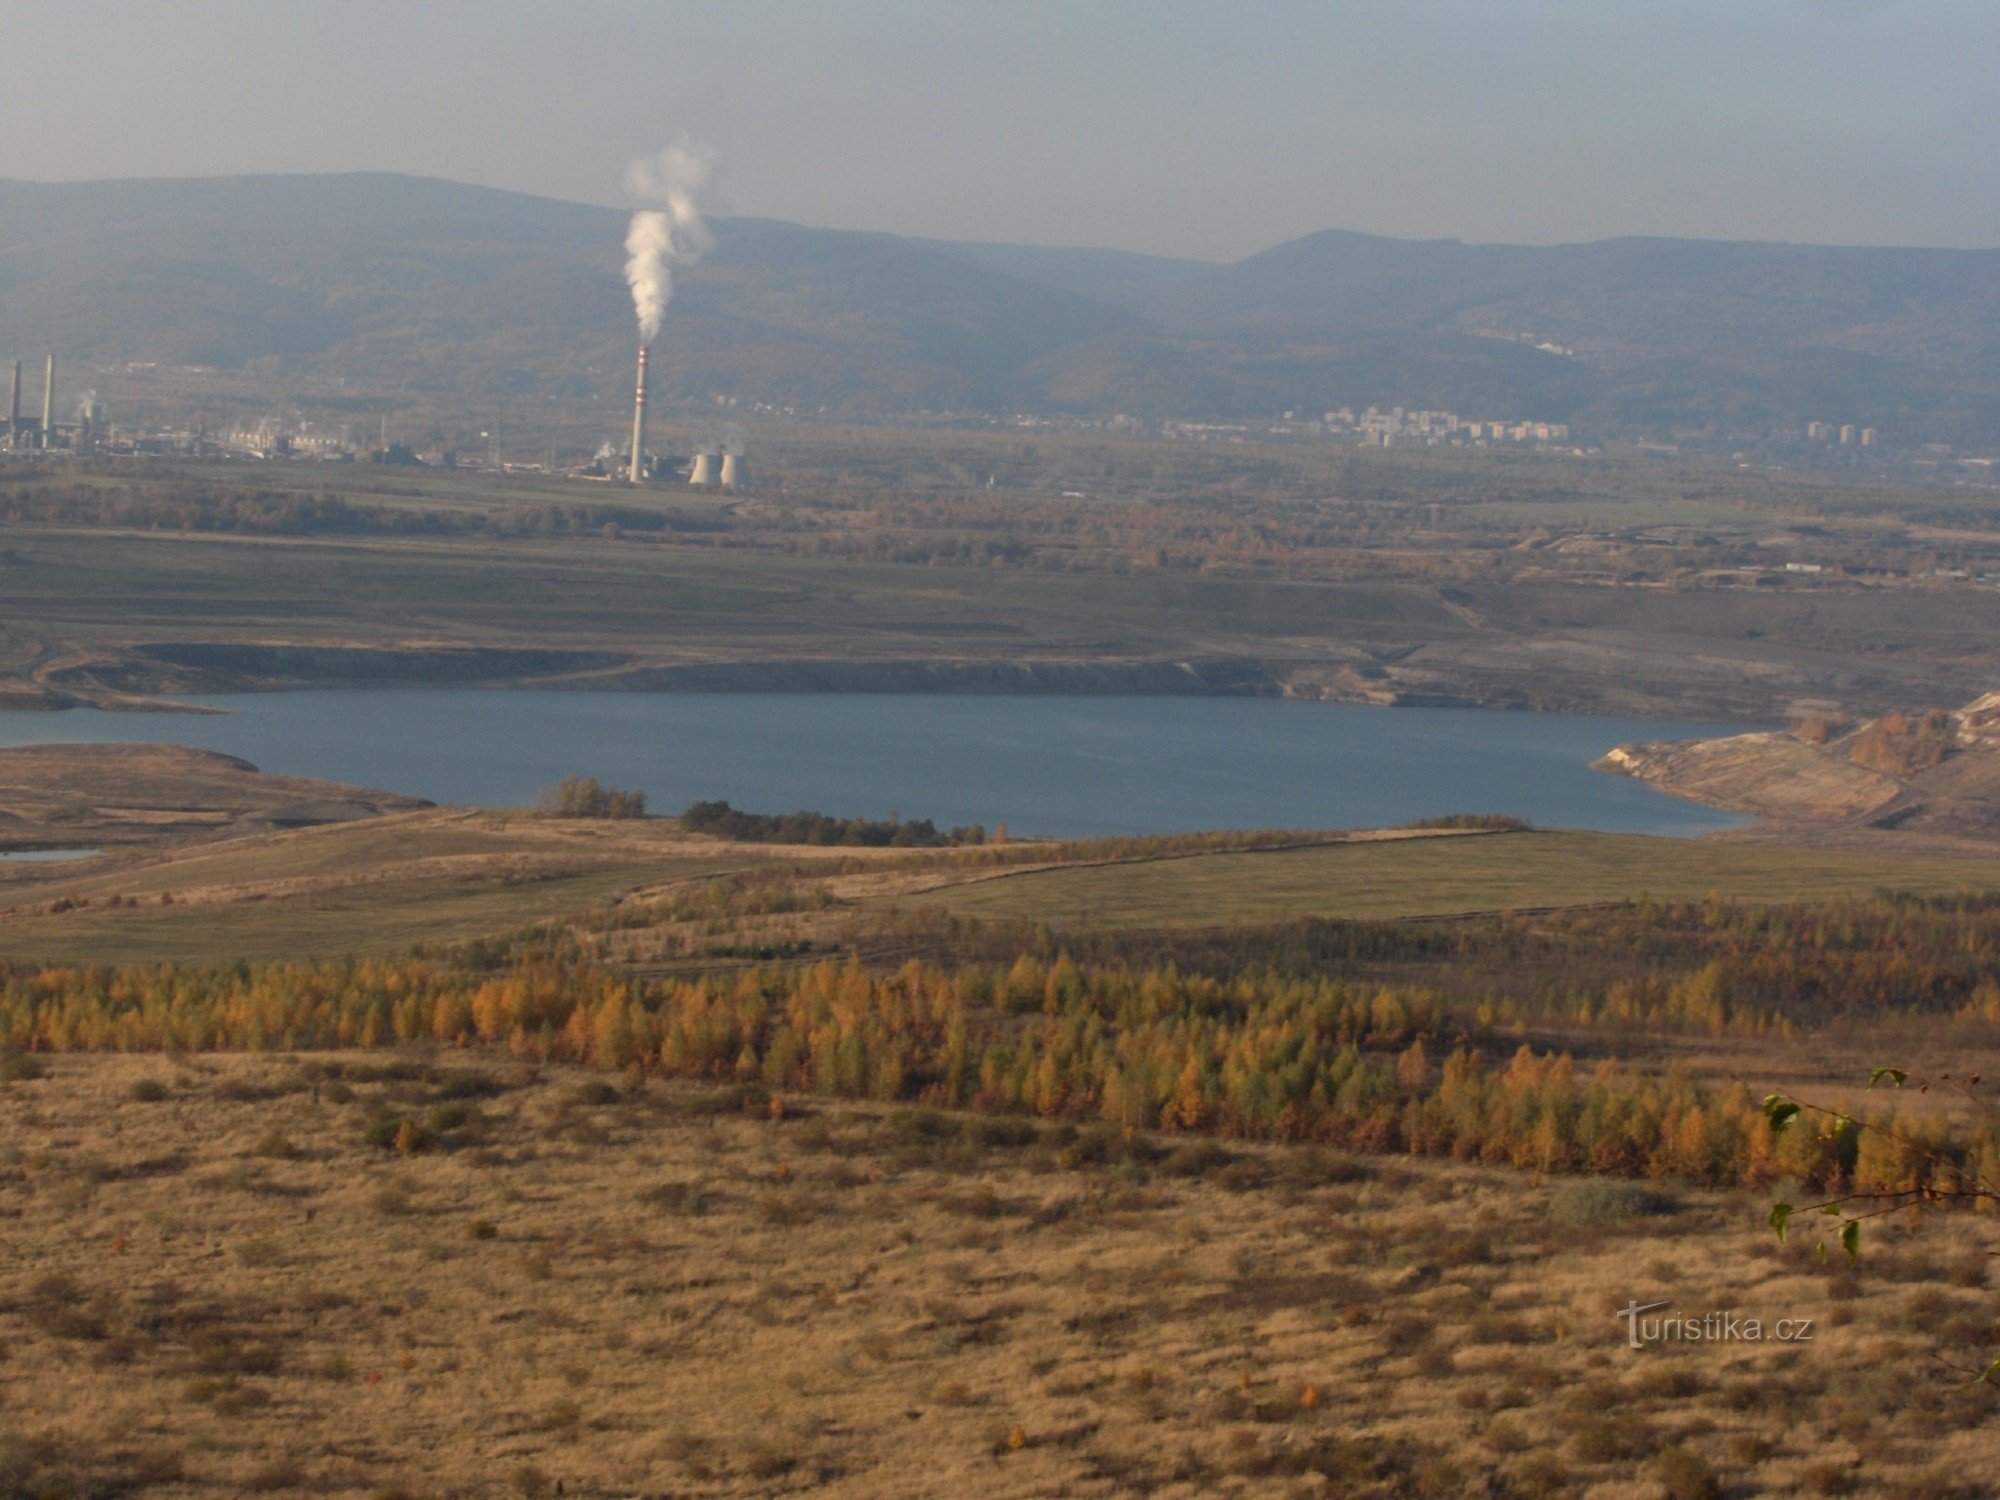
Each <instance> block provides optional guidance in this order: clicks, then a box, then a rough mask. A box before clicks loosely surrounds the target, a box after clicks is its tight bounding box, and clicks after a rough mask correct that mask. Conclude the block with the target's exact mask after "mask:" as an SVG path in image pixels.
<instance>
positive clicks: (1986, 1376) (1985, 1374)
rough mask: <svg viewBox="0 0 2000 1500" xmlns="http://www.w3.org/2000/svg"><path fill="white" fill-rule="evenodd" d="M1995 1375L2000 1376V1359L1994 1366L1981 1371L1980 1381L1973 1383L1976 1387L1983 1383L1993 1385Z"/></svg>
mask: <svg viewBox="0 0 2000 1500" xmlns="http://www.w3.org/2000/svg"><path fill="white" fill-rule="evenodd" d="M1995 1375H2000V1358H1996V1359H1995V1360H1994V1361H1993V1363H1992V1364H1990V1365H1988V1366H1987V1367H1986V1368H1985V1369H1983V1370H1981V1371H1980V1372H1979V1379H1978V1380H1975V1381H1973V1382H1972V1383H1973V1384H1974V1385H1978V1384H1980V1383H1981V1382H1982V1381H1983V1382H1985V1383H1986V1384H1988V1385H1991V1384H1992V1383H1993V1377H1994V1376H1995Z"/></svg>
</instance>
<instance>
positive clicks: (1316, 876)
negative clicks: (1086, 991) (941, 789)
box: [910, 832, 2000, 927]
mask: <svg viewBox="0 0 2000 1500" xmlns="http://www.w3.org/2000/svg"><path fill="white" fill-rule="evenodd" d="M1884 888H1893V889H1896V890H1907V891H1919V892H1924V893H1927V894H1939V893H1946V892H1953V891H1964V890H1990V889H1996V888H2000V857H1994V858H1974V859H1960V858H1951V857H1945V856H1929V857H1922V856H1911V857H1901V856H1898V857H1895V858H1893V859H1892V858H1887V857H1885V856H1884V855H1882V854H1877V853H1872V852H1862V851H1854V850H1808V849H1792V848H1780V847H1777V846H1774V845H1768V844H1729V843H1711V842H1707V841H1702V840H1689V839H1670V838H1651V837H1647V836H1644V835H1639V834H1609V833H1554V832H1534V833H1509V834H1488V835H1476V836H1460V837H1450V838H1434V839H1405V840H1395V841H1388V842H1377V843H1351V844H1321V845H1314V846H1311V847H1308V848H1301V849H1286V850H1270V851H1258V852H1251V853H1238V854H1200V855H1191V856H1188V857H1186V858H1179V859H1158V860H1150V861H1146V862H1143V863H1129V864H1118V865H1095V866H1077V867H1072V868H1068V869H1055V870H1041V871H1035V872H1031V873H1025V874H1020V875H1007V876H1002V877H999V878H996V879H989V880H981V881H976V882H973V883H971V884H966V885H958V886H951V887H947V888H945V889H942V890H937V891H931V892H927V893H925V894H924V895H922V896H920V897H915V898H910V899H914V900H917V901H920V902H925V903H932V904H937V905H941V906H945V907H947V908H949V909H950V910H951V911H952V912H954V913H956V914H958V915H961V916H968V917H981V918H987V919H995V920H1005V919H1023V920H1030V921H1040V922H1052V923H1058V924H1076V925H1087V926H1097V927H1166V926H1222V925H1227V924H1234V923H1250V922H1273V921H1283V920H1286V919H1289V918H1295V917H1407V916H1443V915H1449V914H1452V913H1459V912H1477V911H1495V910H1505V909H1523V908H1528V909H1532V908H1537V907H1548V906H1574V905H1579V904H1582V903H1586V902H1595V901H1622V900H1636V899H1638V898H1640V897H1644V896H1652V897H1654V898H1657V899H1660V900H1692V899H1699V898H1701V897H1704V896H1707V895H1710V894H1716V895H1721V896H1727V897H1732V898H1735V899H1739V900H1745V901H1795V900H1796V901H1809V900H1819V899H1824V898H1828V897H1835V896H1846V895H1859V894H1866V893H1868V892H1870V891H1876V890H1881V889H1884Z"/></svg>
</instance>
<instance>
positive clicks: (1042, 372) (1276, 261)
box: [0, 173, 2000, 444]
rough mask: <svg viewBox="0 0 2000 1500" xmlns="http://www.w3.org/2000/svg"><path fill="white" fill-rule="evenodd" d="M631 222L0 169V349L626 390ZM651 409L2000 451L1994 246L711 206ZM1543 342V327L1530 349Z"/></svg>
mask: <svg viewBox="0 0 2000 1500" xmlns="http://www.w3.org/2000/svg"><path fill="white" fill-rule="evenodd" d="M624 217H625V216H624V215H623V214H622V213H621V212H619V211H617V210H613V209H604V208H595V207H589V206H586V205H581V204H573V203H564V202H559V201H556V200H553V199H547V198H538V197H534V196H530V195H527V194H521V193H512V192H505V191H501V190H498V189H491V188H482V187H472V186H468V185H465V184H461V183H453V182H445V181H439V180H433V179H422V178H411V177H403V176H395V175H389V174H373V173H361V174H346V175H334V176H274V177H238V178H212V179H186V180H137V181H124V182H89V183H65V184H40V183H23V182H0V352H4V351H5V350H6V349H9V348H11V349H13V350H16V351H19V352H20V353H22V354H23V355H26V354H29V353H32V352H33V351H37V350H40V349H43V348H46V347H55V348H57V349H59V350H61V351H62V352H63V353H64V355H65V357H66V358H69V359H73V360H80V361H83V362H85V363H89V362H97V363H118V364H122V363H126V362H129V361H145V360H151V361H157V362H159V363H162V364H190V365H213V366H220V367H224V368H246V367H247V368H250V369H254V370H257V371H260V372H263V371H268V372H269V373H271V374H272V375H274V376H282V375H286V374H296V375H320V376H327V375H338V376H344V377H347V378H348V379H350V380H351V381H354V382H356V383H358V384H362V385H379V386H385V387H391V388H396V387H400V388H411V389H427V390H433V391H440V392H451V393H458V394H462V395H467V396H478V395H482V394H502V393H516V394H518V393H534V394H546V395H551V396H559V397H564V398H570V399H574V398H577V397H582V396H586V395H604V394H611V393H614V392H617V391H619V390H620V389H621V388H622V387H623V385H624V384H625V382H626V381H627V379H628V378H629V377H628V371H627V367H628V365H629V362H630V354H629V347H630V343H631V332H630V328H631V317H630V311H629V304H628V301H627V298H626V292H625V288H624V284H623V280H622V276H621V274H620V262H621V259H622V249H621V241H622V233H623V224H624ZM715 228H716V245H715V249H714V251H713V253H712V254H711V255H710V256H709V257H708V259H707V260H705V261H704V262H703V263H702V264H700V265H698V266H696V267H694V268H693V269H692V270H690V271H688V272H686V273H685V274H684V275H683V276H682V277H681V278H680V283H679V285H680V290H679V292H678V294H677V296H676V298H675V300H674V303H673V306H672V307H671V308H670V310H669V313H668V323H667V329H666V332H665V333H664V334H663V336H662V339H661V342H660V345H659V347H658V349H657V351H656V361H655V370H656V379H657V382H658V388H659V390H660V392H661V394H662V396H663V397H665V398H667V399H680V400H689V401H698V400H705V399H706V398H708V397H710V396H713V395H717V394H731V395H736V396H738V397H740V398H743V399H746V400H764V401H770V402H773V403H776V404H779V405H788V406H794V407H797V408H800V409H802V410H807V411H816V410H819V409H822V408H823V409H826V410H827V411H829V412H832V413H836V414H851V415H868V414H886V413H899V412H910V411H917V410H931V411H946V410H958V411H1014V410H1032V411H1048V412H1071V413H1077V414H1086V415H1087V414H1109V413H1112V412H1120V411H1122V412H1130V413H1133V414H1136V415H1146V416H1173V417H1185V418H1195V419H1200V418H1214V419H1227V418H1237V417H1262V416H1273V415H1276V414H1277V413H1279V412H1281V411H1285V410H1297V411H1302V412H1319V411H1323V410H1329V409H1332V408H1334V407H1338V406H1360V405H1365V404H1368V403H1371V402H1373V403H1378V404H1382V405H1402V406H1409V407H1441V408H1445V409H1450V410H1457V411H1460V412H1462V413H1464V414H1466V415H1468V416H1479V417H1488V418H1523V417H1532V418H1544V419H1549V420H1557V421H1569V422H1572V423H1575V424H1577V425H1578V426H1579V427H1581V428H1583V429H1584V430H1586V431H1591V432H1596V433H1600V434H1614V433H1648V434H1654V435H1665V434H1667V433H1669V432H1672V431H1675V430H1682V429H1686V430H1711V431H1717V432H1723V433H1734V432H1739V431H1749V432H1761V431H1764V430H1766V429H1771V428H1796V427H1800V426H1803V425H1804V423H1805V422H1807V421H1810V420H1822V421H1829V422H1854V423H1857V424H1861V425H1870V426H1876V427H1879V428H1881V429H1883V431H1884V432H1885V433H1886V434H1889V435H1891V436H1892V437H1893V438H1894V439H1895V440H1897V441H1899V442H1903V443H1909V442H1916V441H1923V440H1942V441H1948V442H1954V443H1965V444H1984V443H1994V442H2000V251H1995V250H1917V249H1907V250H1906V249H1870V248H1838V247H1819V246H1800V245H1782V244H1764V243H1744V242H1724V241H1694V240H1662V239H1622V240H1604V241H1598V242H1595V243H1590V244H1578V245H1555V246H1521V245H1468V244H1464V243H1461V242H1459V241H1455V240H1423V241H1417V240H1396V239H1387V238H1382V237H1379V236H1372V235H1364V234H1355V233H1350V232H1346V231H1331V230H1330V231H1326V232H1323V233H1319V234H1313V235H1308V236H1305V237H1304V238H1302V239H1298V240H1293V241H1290V242H1288V243H1286V244H1283V245H1279V246H1276V247H1274V248H1272V249H1270V250H1267V251H1264V252H1262V253H1261V254H1258V255H1253V256H1250V257H1248V258H1247V259H1245V260H1242V261H1238V262H1236V263H1234V264H1229V265H1217V264H1209V263H1204V262H1196V261H1181V260H1173V259H1168V258H1162V257H1157V256H1145V255H1136V254H1129V253H1126V252H1121V251H1113V250H1092V249H1064V248H1053V249H1048V248H1039V247H1032V246H1017V245H986V244H960V243H951V242H945V241H931V240H921V239H911V238H906V237H902V236H897V235H890V234H869V233H860V232H854V231H844V230H825V229H812V228H806V227H802V226H799V225H795V224H787V223H781V222H777V221H772V220H763V219H731V220H723V221H721V222H719V223H718V224H717V225H716V226H715ZM1540 346H1547V347H1540Z"/></svg>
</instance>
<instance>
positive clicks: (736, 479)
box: [722, 453, 750, 490]
mask: <svg viewBox="0 0 2000 1500" xmlns="http://www.w3.org/2000/svg"><path fill="white" fill-rule="evenodd" d="M749 482H750V475H749V473H748V472H747V471H746V470H745V469H744V467H743V455H742V454H740V453H725V454H723V455H722V487H723V488H724V489H725V490H740V489H742V488H743V486H744V485H746V484H748V483H749Z"/></svg>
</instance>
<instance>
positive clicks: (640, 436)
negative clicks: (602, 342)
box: [628, 344, 646, 484]
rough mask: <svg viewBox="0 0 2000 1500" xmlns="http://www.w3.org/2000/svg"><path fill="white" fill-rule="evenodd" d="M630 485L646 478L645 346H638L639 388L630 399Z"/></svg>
mask: <svg viewBox="0 0 2000 1500" xmlns="http://www.w3.org/2000/svg"><path fill="white" fill-rule="evenodd" d="M628 477H629V478H630V479H631V481H632V483H634V484H639V483H641V482H642V481H643V480H644V479H645V477H646V346H645V345H644V344H641V345H640V346H639V388H638V390H637V392H636V393H634V395H633V397H632V472H631V474H630V475H629V476H628Z"/></svg>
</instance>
